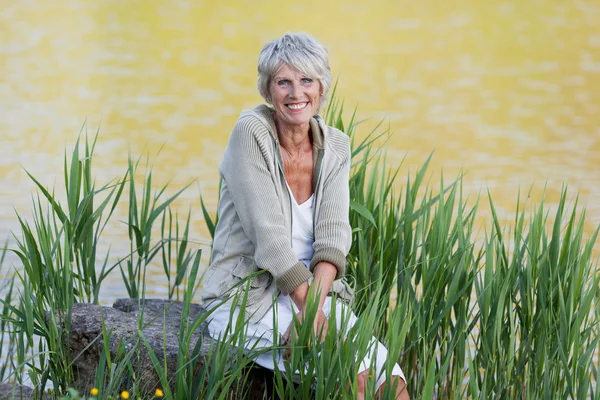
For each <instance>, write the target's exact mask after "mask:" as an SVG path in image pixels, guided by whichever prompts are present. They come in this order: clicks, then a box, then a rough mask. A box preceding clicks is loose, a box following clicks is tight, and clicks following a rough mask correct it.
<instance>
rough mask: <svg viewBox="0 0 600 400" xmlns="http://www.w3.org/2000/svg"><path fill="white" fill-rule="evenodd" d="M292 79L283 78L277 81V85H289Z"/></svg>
mask: <svg viewBox="0 0 600 400" xmlns="http://www.w3.org/2000/svg"><path fill="white" fill-rule="evenodd" d="M289 83H290V81H288V80H287V79H282V80H280V81H278V82H277V85H279V86H287V85H289Z"/></svg>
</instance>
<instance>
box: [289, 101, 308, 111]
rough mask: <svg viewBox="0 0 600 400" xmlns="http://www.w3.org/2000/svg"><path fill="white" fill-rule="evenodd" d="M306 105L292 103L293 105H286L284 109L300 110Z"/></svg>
mask: <svg viewBox="0 0 600 400" xmlns="http://www.w3.org/2000/svg"><path fill="white" fill-rule="evenodd" d="M307 105H308V103H294V104H286V107H287V108H289V109H290V110H302V109H303V108H305V107H306V106H307Z"/></svg>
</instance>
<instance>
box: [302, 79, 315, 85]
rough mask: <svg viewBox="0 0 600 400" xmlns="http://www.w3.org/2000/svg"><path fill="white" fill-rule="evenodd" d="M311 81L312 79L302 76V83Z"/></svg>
mask: <svg viewBox="0 0 600 400" xmlns="http://www.w3.org/2000/svg"><path fill="white" fill-rule="evenodd" d="M312 81H313V80H312V79H310V78H302V83H304V84H309V83H312Z"/></svg>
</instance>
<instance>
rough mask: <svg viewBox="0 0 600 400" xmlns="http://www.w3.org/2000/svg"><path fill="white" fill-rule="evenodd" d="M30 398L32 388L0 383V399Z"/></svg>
mask: <svg viewBox="0 0 600 400" xmlns="http://www.w3.org/2000/svg"><path fill="white" fill-rule="evenodd" d="M13 399H14V400H16V399H21V400H32V399H33V389H32V388H29V387H27V386H20V385H18V384H12V383H0V400H13Z"/></svg>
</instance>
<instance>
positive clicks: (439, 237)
mask: <svg viewBox="0 0 600 400" xmlns="http://www.w3.org/2000/svg"><path fill="white" fill-rule="evenodd" d="M342 114H343V105H342V104H341V103H339V102H336V101H333V102H332V103H331V104H330V106H329V109H328V111H327V121H328V123H329V124H330V125H334V126H336V127H338V128H340V129H342V130H344V131H345V132H347V133H348V134H349V135H350V136H351V137H352V151H353V169H352V175H351V179H350V191H351V210H350V219H351V224H352V227H353V228H354V241H353V246H352V248H351V251H350V255H349V257H348V262H349V266H348V280H349V281H350V282H351V285H352V286H353V287H354V288H355V292H356V294H355V299H354V301H353V303H352V309H353V310H354V312H355V313H356V314H357V315H358V317H359V322H358V323H357V324H356V325H355V326H354V327H353V328H351V329H348V330H347V331H346V330H344V331H345V334H344V335H339V334H338V333H337V332H336V330H335V325H334V324H330V325H329V328H328V331H327V334H326V337H325V340H324V341H323V342H322V343H320V341H319V340H316V338H315V337H314V334H313V333H312V329H309V327H310V326H311V325H312V324H303V325H299V326H297V329H296V332H295V334H294V335H292V337H291V343H290V345H289V346H287V347H286V348H288V347H289V349H290V355H289V359H288V363H287V365H286V369H285V371H275V372H274V375H273V382H272V385H271V389H270V390H271V392H269V393H265V395H274V396H276V397H280V398H286V399H287V398H295V399H305V398H310V397H311V396H313V397H315V398H318V399H325V398H353V397H354V396H355V393H356V389H357V382H356V374H357V369H358V363H357V362H356V360H360V359H362V358H363V356H364V355H365V354H366V352H367V351H368V349H369V347H370V345H371V344H372V343H371V336H372V335H373V334H375V336H376V337H377V338H378V339H379V340H380V341H381V342H382V343H384V344H385V345H386V347H388V349H389V351H390V353H389V354H390V356H389V359H388V362H387V365H386V375H387V376H388V378H389V375H390V373H391V368H392V366H393V362H395V361H397V362H398V363H399V364H400V366H401V367H402V368H403V370H404V372H405V374H406V376H407V379H408V383H407V388H408V390H409V393H410V394H411V395H412V397H413V398H424V399H428V398H432V397H437V398H450V399H458V398H465V397H466V398H474V399H475V398H477V399H479V398H481V399H487V398H498V399H505V398H528V399H529V398H531V399H536V398H573V399H575V398H576V399H587V398H591V399H600V392H599V391H598V390H597V389H596V382H597V381H598V377H599V370H598V367H597V365H596V363H595V362H594V357H595V356H597V354H598V346H599V343H598V340H599V338H600V324H599V322H600V312H599V311H598V307H597V304H598V301H599V300H600V282H599V281H598V280H599V279H600V278H599V275H598V274H597V271H596V267H597V263H596V260H594V259H593V256H592V248H593V246H594V244H595V242H596V237H597V234H598V230H596V232H595V233H594V234H593V235H592V237H591V238H588V239H587V240H586V239H584V234H583V226H584V218H585V212H584V211H580V210H578V208H577V200H574V201H571V200H569V198H568V195H567V190H566V188H565V190H564V191H563V194H562V196H561V199H560V202H559V204H558V208H557V209H556V211H555V212H554V213H552V214H551V213H550V211H549V207H548V206H547V205H546V204H544V202H543V201H542V202H541V203H540V204H539V205H538V206H537V208H536V209H535V210H533V211H531V212H526V211H525V210H517V211H516V213H515V220H514V224H511V225H510V226H505V227H503V226H502V225H501V223H500V220H499V218H498V216H497V215H496V213H495V211H494V210H495V209H494V203H493V201H492V199H491V197H489V196H488V198H487V200H486V202H487V203H489V207H490V208H491V210H492V218H491V221H489V222H490V224H489V225H485V226H484V227H483V228H481V227H477V226H475V220H476V215H477V209H478V206H479V204H478V203H477V204H475V205H474V206H469V205H468V204H467V201H466V200H465V198H464V197H463V193H462V179H461V178H458V179H456V180H454V181H452V182H450V183H449V184H447V185H446V184H444V179H441V181H442V184H441V185H440V187H439V188H433V187H431V186H430V185H428V184H426V183H425V177H426V174H427V168H428V164H429V159H428V160H426V161H425V163H424V164H423V166H422V167H421V168H420V169H419V170H418V171H416V173H414V174H410V173H409V174H408V177H407V180H406V183H405V184H403V185H400V182H399V178H398V177H399V176H400V169H399V168H397V169H390V168H389V166H388V165H387V164H386V157H385V150H382V147H378V146H379V144H380V143H381V141H382V140H384V139H385V136H386V134H387V132H386V131H385V130H381V128H380V127H377V128H376V129H375V130H373V131H372V132H371V133H370V134H368V135H366V138H365V139H364V140H362V141H358V140H357V135H356V130H357V128H358V126H359V123H358V122H356V121H355V120H354V117H352V118H351V120H350V121H349V123H347V124H344V122H343V118H342ZM96 137H97V135H96ZM94 143H95V141H94ZM94 143H92V144H91V145H89V143H88V141H87V137H86V142H85V143H84V144H80V143H79V141H78V142H77V143H76V145H75V148H74V150H73V153H72V155H71V157H70V158H69V157H67V156H66V155H65V163H64V167H65V178H64V180H65V182H64V183H65V189H66V199H67V201H66V205H64V206H63V205H62V204H60V202H59V201H58V200H57V196H55V194H54V192H53V191H51V190H48V189H46V188H44V187H43V185H42V184H40V183H39V182H38V181H37V180H36V179H35V178H34V177H33V176H31V175H30V177H31V179H32V180H33V181H34V182H35V183H36V184H37V186H38V188H39V192H40V194H39V195H38V196H37V197H35V198H34V202H33V210H34V213H33V219H32V221H31V222H28V221H25V220H24V219H23V218H21V217H18V218H19V221H20V224H21V232H20V233H18V234H16V235H15V236H16V238H17V243H16V246H15V248H13V249H10V250H7V249H6V246H4V250H3V251H2V252H0V265H2V266H3V269H4V271H3V272H4V275H8V276H9V279H6V280H5V283H4V285H3V286H2V288H1V294H2V296H1V297H0V302H1V307H0V312H1V318H0V328H2V329H1V333H0V335H1V337H2V341H3V343H4V345H3V346H2V347H0V358H1V359H2V360H4V364H3V365H2V366H1V367H0V379H1V380H2V381H12V382H18V383H24V382H25V381H27V382H29V384H30V385H33V386H34V388H35V391H36V396H37V398H41V395H42V393H50V396H51V398H73V399H75V398H81V397H79V394H77V393H76V391H74V390H73V389H72V385H73V383H74V377H73V371H72V362H73V359H74V358H76V357H78V356H79V355H77V354H70V352H69V350H68V348H66V346H65V343H66V342H68V340H67V339H68V335H69V332H70V330H69V327H70V323H71V310H72V306H73V304H74V303H76V302H90V303H98V301H99V295H100V289H101V285H102V282H103V281H104V279H105V278H106V277H107V276H108V275H109V274H110V273H111V272H112V271H113V270H114V269H115V268H117V267H119V270H120V272H121V276H122V278H123V281H124V283H125V286H126V289H127V292H128V294H129V296H130V297H132V298H136V299H143V298H144V297H145V293H146V290H145V289H146V287H145V282H146V268H147V266H148V265H149V264H150V263H151V262H157V263H162V266H163V269H164V272H165V279H166V284H167V285H168V293H169V298H170V299H171V298H176V299H181V300H182V302H183V312H182V324H181V328H180V332H179V335H178V336H179V341H180V342H179V354H178V360H177V369H176V372H175V374H174V378H173V380H172V381H169V380H168V377H167V371H166V362H165V360H163V359H161V356H160V355H158V354H154V353H153V352H152V350H151V347H150V345H149V342H148V340H147V338H146V337H145V336H144V334H143V318H142V316H140V318H139V322H138V327H137V328H138V334H137V336H134V338H133V339H131V342H130V343H124V344H123V346H120V347H119V349H118V352H117V355H116V357H115V356H111V353H110V351H109V348H108V347H109V336H110V332H108V331H107V330H106V329H104V330H103V337H102V338H101V339H100V340H103V341H104V347H105V351H104V352H103V353H102V355H101V358H100V363H99V365H98V366H97V371H96V385H95V390H96V391H97V392H96V391H95V392H94V393H93V394H92V393H87V394H86V396H87V397H86V398H97V399H116V398H119V397H121V396H122V393H123V392H122V391H123V390H126V391H127V393H126V395H127V396H131V398H143V397H144V396H147V395H146V394H145V393H144V392H143V389H142V388H141V387H139V385H137V382H136V379H135V370H134V367H133V365H134V364H133V362H132V360H134V359H135V358H136V357H137V356H138V355H139V352H140V351H142V350H148V351H150V353H151V354H150V357H151V360H152V365H153V367H154V369H155V370H156V371H157V373H158V376H159V380H160V382H157V387H160V388H161V389H160V391H159V392H157V393H156V394H155V397H157V398H158V397H162V396H164V397H165V398H169V399H171V398H172V399H190V398H202V399H204V398H207V399H216V398H240V397H243V394H244V393H245V390H246V388H247V385H246V382H247V379H248V373H247V372H248V369H249V368H251V366H252V360H253V359H254V357H256V356H257V354H260V352H254V353H252V354H244V353H243V351H242V349H241V346H240V344H242V343H244V342H245V337H246V331H245V325H244V323H243V314H240V315H238V316H237V317H234V316H233V315H232V316H231V323H230V327H229V331H228V335H226V337H224V338H220V340H219V341H215V342H213V346H212V347H211V349H210V351H209V354H208V355H207V356H206V359H205V362H204V363H198V362H197V360H198V358H199V357H200V355H199V346H200V343H193V342H192V332H194V331H195V330H196V329H197V328H198V326H200V324H202V322H204V321H206V320H207V319H209V318H210V312H208V313H206V314H203V315H200V316H198V317H197V318H195V319H193V320H192V321H191V322H188V315H189V310H190V303H191V301H192V298H193V295H194V293H195V292H196V289H197V287H198V284H199V283H200V280H201V279H199V278H198V275H199V272H200V271H199V270H200V255H201V252H200V250H199V249H196V248H193V246H191V243H192V241H191V240H190V238H189V225H190V213H188V215H187V217H186V219H185V222H183V223H181V225H180V221H179V216H178V215H177V213H174V212H173V211H172V210H171V205H172V202H173V201H174V200H175V199H176V198H177V197H178V196H179V195H180V194H181V192H182V191H183V190H185V188H184V189H182V190H180V191H178V192H176V193H175V194H174V195H171V196H168V195H167V191H168V188H167V186H164V187H162V188H160V189H159V190H157V191H155V190H154V189H153V186H152V172H151V170H150V172H148V173H146V174H145V176H144V178H143V179H142V181H143V187H142V189H141V194H140V195H139V196H138V190H139V187H138V185H137V184H136V175H137V174H138V173H139V172H138V170H139V163H140V161H139V160H138V161H135V162H134V161H130V162H129V168H128V170H127V171H126V172H125V173H124V174H123V176H122V177H120V178H118V179H115V180H114V181H112V182H109V183H107V184H105V185H104V186H101V187H99V188H97V187H96V185H95V183H94V181H93V178H92V156H93V148H94ZM80 147H83V148H84V151H83V152H82V153H80ZM69 159H70V162H69ZM146 170H148V168H147V167H146ZM400 188H401V189H400ZM124 193H125V194H128V196H127V195H126V196H122V195H123V194H124ZM122 198H127V199H128V219H127V227H128V228H127V229H128V237H129V239H130V253H129V254H128V255H127V256H125V257H124V258H123V259H120V260H118V261H117V262H116V263H114V264H112V265H111V264H109V260H110V257H109V255H108V254H107V255H106V256H105V257H103V258H102V259H101V258H100V257H98V255H97V248H98V242H99V238H100V236H101V234H102V232H103V230H104V228H105V226H106V223H107V221H108V220H109V218H110V217H111V216H112V215H113V213H114V211H115V209H116V207H117V205H118V204H120V202H121V199H122ZM201 207H202V211H203V215H204V218H205V222H206V224H207V227H208V228H209V232H210V233H211V235H212V234H214V226H215V223H216V216H214V215H212V214H211V213H210V211H209V210H208V209H207V208H206V207H205V206H204V202H203V201H202V200H201ZM159 225H160V226H159ZM156 230H159V232H160V235H159V236H158V237H156V235H155V236H153V233H154V232H156ZM478 231H481V232H480V233H477V232H478ZM6 251H12V252H14V254H16V255H17V256H18V257H19V258H20V260H21V262H22V264H23V268H22V269H19V270H18V271H15V272H14V274H13V273H11V272H10V271H7V270H6V268H7V267H6V265H5V262H4V260H5V258H4V256H5V254H6ZM157 255H158V257H156V256H157ZM242 284H243V283H242ZM233 301H234V302H235V303H238V304H241V305H242V308H243V304H244V302H245V301H246V300H245V298H244V296H236V297H234V298H233ZM315 312H316V307H315V305H314V304H313V305H312V306H309V312H308V317H307V318H309V319H310V318H311V317H312V318H314V314H315ZM343 314H344V315H338V316H337V317H339V318H341V319H342V321H347V318H348V315H347V313H343ZM140 315H143V313H140ZM335 317H336V316H332V317H331V318H335ZM165 329H166V327H165ZM307 344H310V345H307ZM283 348H284V346H281V347H279V346H278V348H277V350H283ZM297 374H298V375H299V376H300V378H301V379H299V380H298V379H294V376H295V375H297ZM375 378H376V377H374V379H373V380H372V381H370V383H369V386H368V388H367V391H368V393H370V395H367V398H373V396H374V393H375V386H374V382H375ZM50 388H51V389H50ZM235 393H237V394H235ZM391 393H392V391H391V389H390V388H387V392H386V393H385V396H384V397H385V398H391ZM92 395H93V396H92ZM266 397H267V396H266Z"/></svg>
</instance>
